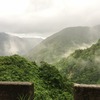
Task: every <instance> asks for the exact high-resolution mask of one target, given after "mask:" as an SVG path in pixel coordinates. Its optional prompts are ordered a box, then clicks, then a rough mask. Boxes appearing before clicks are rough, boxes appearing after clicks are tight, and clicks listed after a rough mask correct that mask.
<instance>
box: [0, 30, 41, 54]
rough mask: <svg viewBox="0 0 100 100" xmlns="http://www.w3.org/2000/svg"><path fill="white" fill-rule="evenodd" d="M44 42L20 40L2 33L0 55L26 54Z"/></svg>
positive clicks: (36, 39) (0, 36) (32, 39)
mask: <svg viewBox="0 0 100 100" xmlns="http://www.w3.org/2000/svg"><path fill="white" fill-rule="evenodd" d="M41 41H42V39H41V38H20V37H17V36H13V35H9V34H7V33H4V32H1V33H0V55H2V56H5V55H12V54H21V55H23V54H25V53H26V52H28V51H29V50H31V49H32V48H33V47H34V46H36V45H37V44H38V43H40V42H41Z"/></svg>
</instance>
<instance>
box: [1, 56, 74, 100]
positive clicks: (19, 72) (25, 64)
mask: <svg viewBox="0 0 100 100" xmlns="http://www.w3.org/2000/svg"><path fill="white" fill-rule="evenodd" d="M0 81H22V82H23V81H25V82H26V81H28V82H33V83H34V88H35V89H34V90H35V91H34V93H35V94H34V96H35V97H34V100H72V88H71V86H72V83H71V82H70V81H68V80H67V79H64V78H63V77H62V76H61V75H60V73H59V71H58V70H57V69H56V68H55V67H54V66H51V65H49V64H47V63H45V62H41V66H37V65H36V63H35V62H30V61H27V60H26V59H25V58H23V57H20V56H18V55H13V56H5V57H4V56H3V57H0Z"/></svg>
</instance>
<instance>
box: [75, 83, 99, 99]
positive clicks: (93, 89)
mask: <svg viewBox="0 0 100 100" xmlns="http://www.w3.org/2000/svg"><path fill="white" fill-rule="evenodd" d="M74 100H100V85H86V84H74Z"/></svg>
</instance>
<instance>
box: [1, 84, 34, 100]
mask: <svg viewBox="0 0 100 100" xmlns="http://www.w3.org/2000/svg"><path fill="white" fill-rule="evenodd" d="M33 92H34V86H33V84H32V83H30V82H0V100H20V98H25V100H28V98H30V99H29V100H33V97H34V93H33Z"/></svg>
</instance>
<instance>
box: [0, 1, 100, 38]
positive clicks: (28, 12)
mask: <svg viewBox="0 0 100 100" xmlns="http://www.w3.org/2000/svg"><path fill="white" fill-rule="evenodd" d="M97 24H100V0H0V31H1V32H9V33H12V34H26V35H27V36H28V35H29V34H30V35H37V36H43V37H45V36H48V35H50V34H51V33H54V32H57V31H59V30H61V29H63V28H65V27H70V26H79V25H81V26H83V25H86V26H88V25H89V26H93V25H97Z"/></svg>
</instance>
